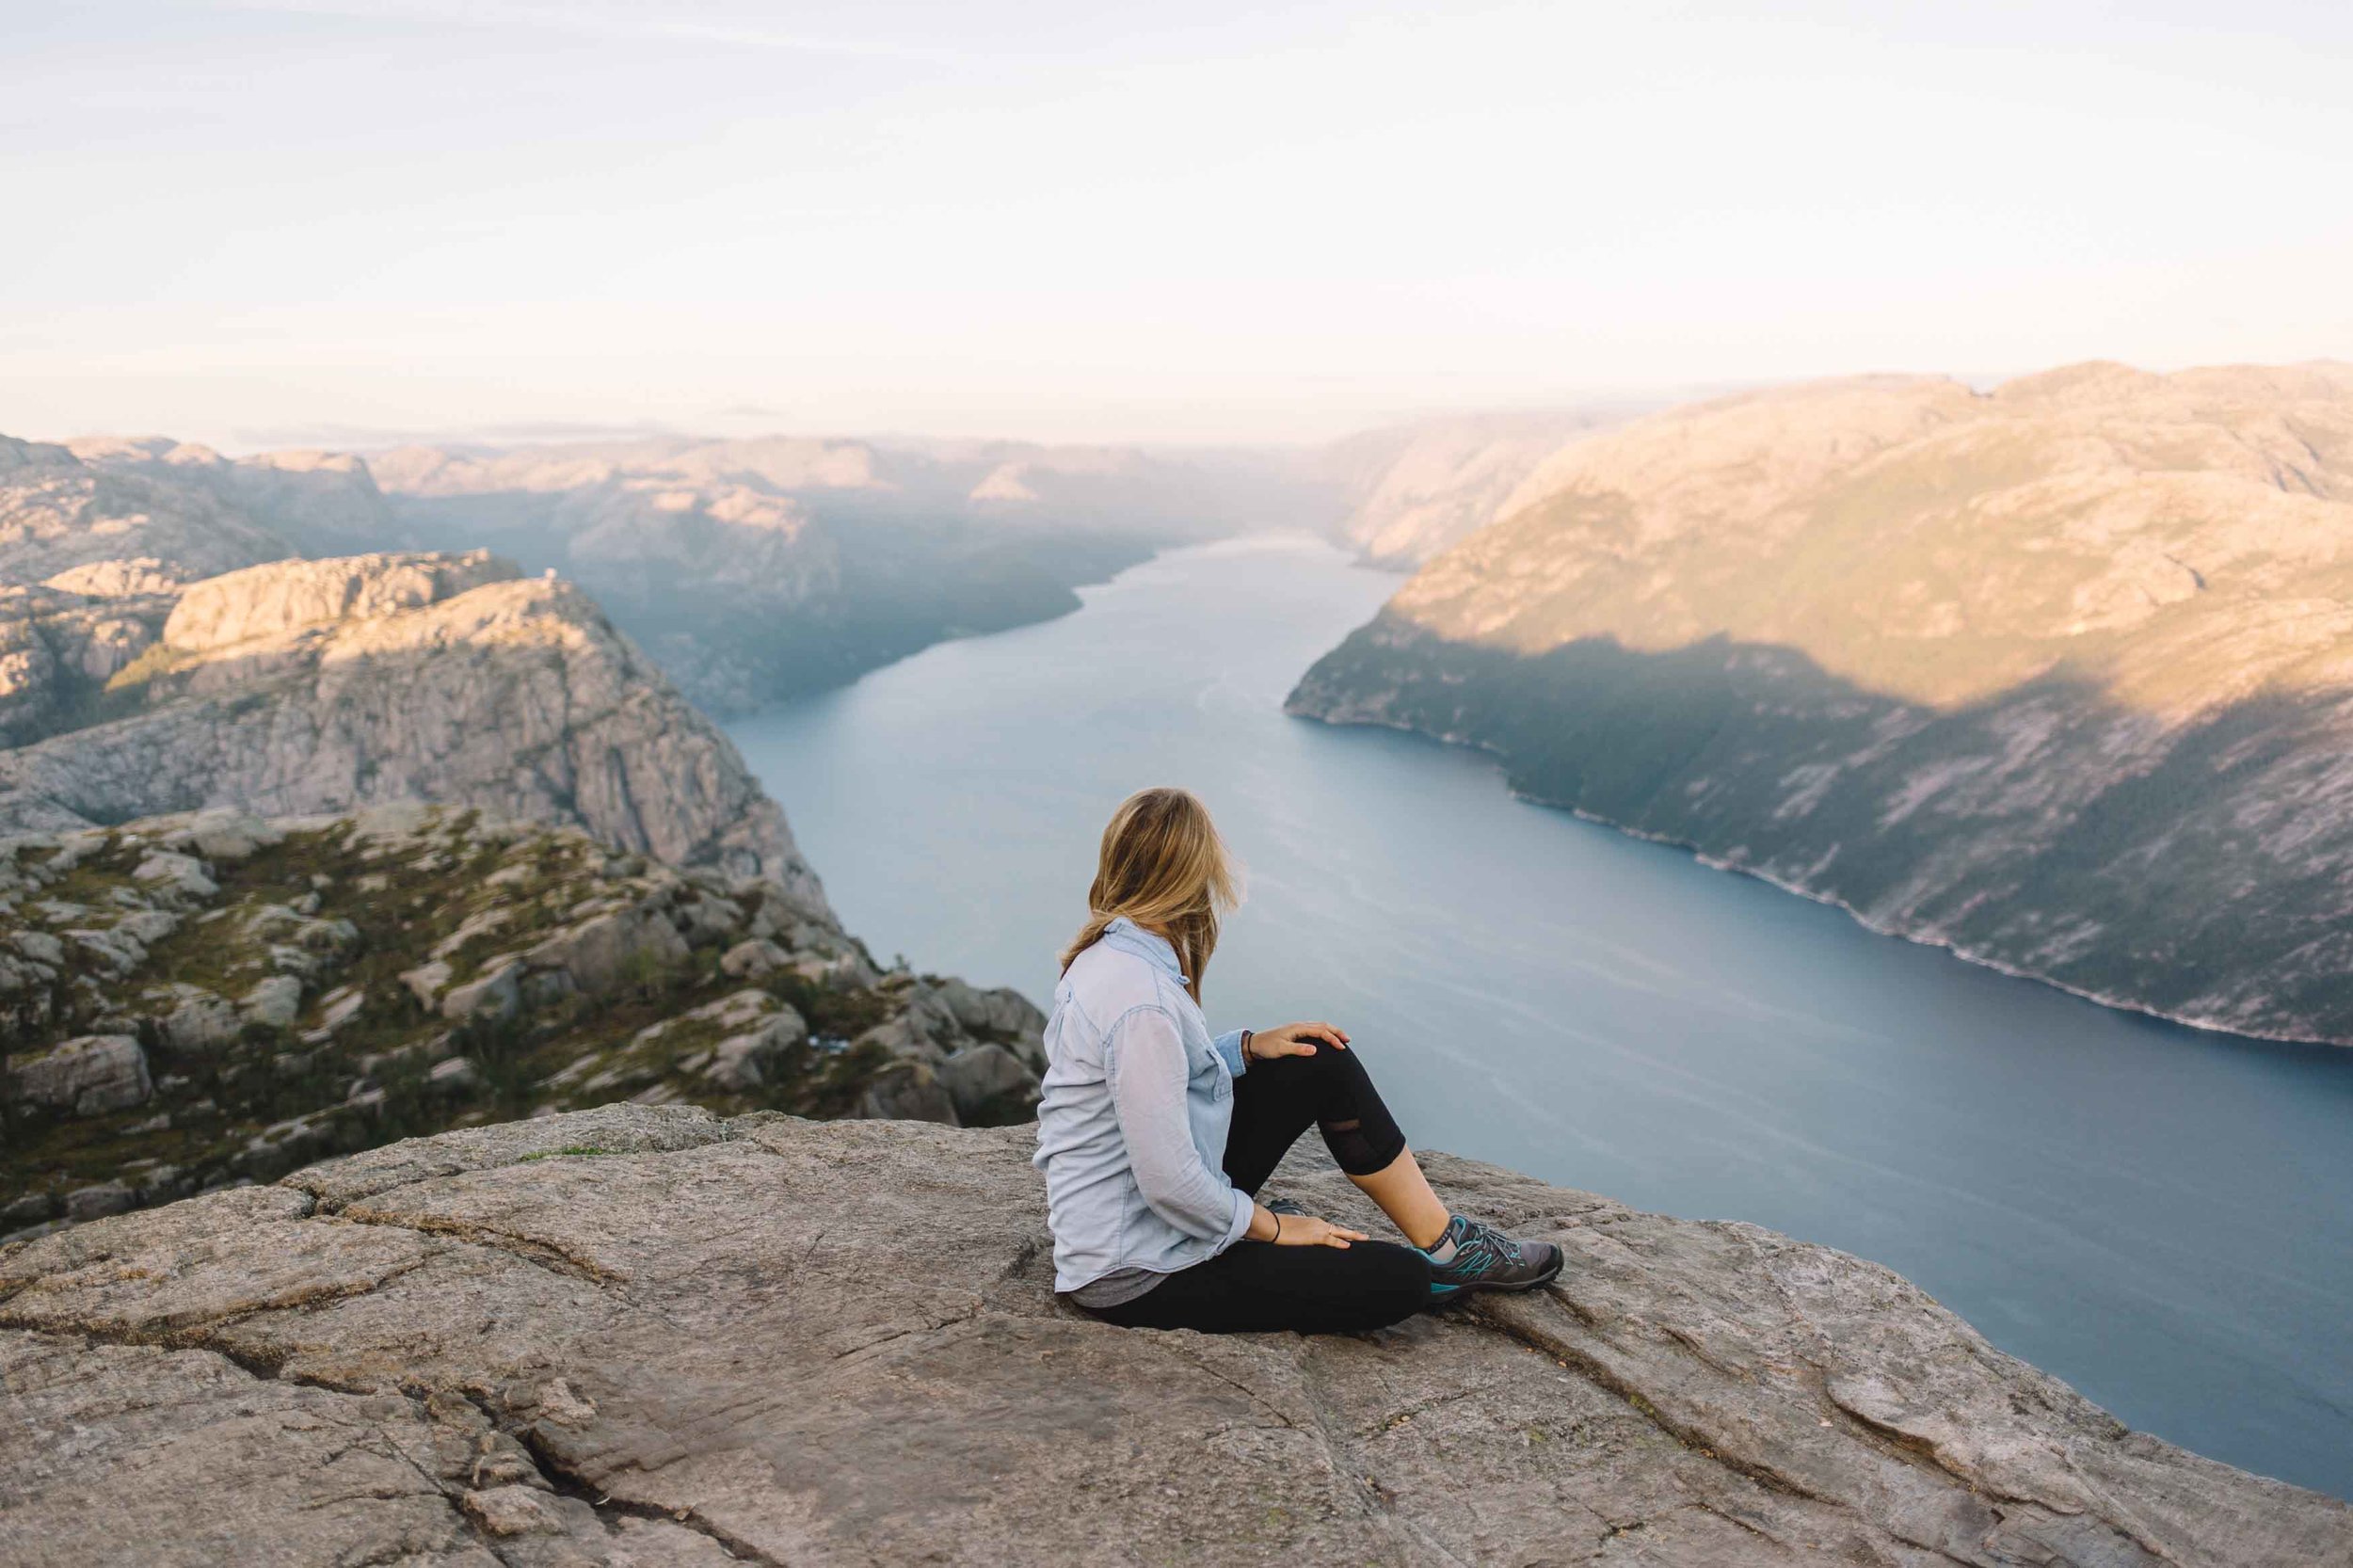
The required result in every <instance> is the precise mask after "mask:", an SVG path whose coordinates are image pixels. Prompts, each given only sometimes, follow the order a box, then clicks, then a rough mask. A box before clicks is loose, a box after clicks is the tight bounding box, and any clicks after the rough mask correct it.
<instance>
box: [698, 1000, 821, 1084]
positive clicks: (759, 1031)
mask: <svg viewBox="0 0 2353 1568" xmlns="http://www.w3.org/2000/svg"><path fill="white" fill-rule="evenodd" d="M806 1039H808V1025H807V1024H806V1023H803V1022H802V1021H801V1016H800V1015H799V1014H798V1013H796V1012H794V1011H793V1010H792V1008H790V1007H779V1009H778V1010H777V1011H776V1013H775V1014H773V1015H771V1016H768V1017H767V1018H764V1019H762V1020H761V1021H760V1023H759V1024H758V1025H757V1026H755V1027H754V1028H751V1029H748V1030H745V1031H744V1032H743V1033H741V1034H730V1035H728V1037H727V1038H726V1039H724V1040H721V1041H720V1042H719V1043H718V1044H717V1045H716V1046H713V1047H712V1058H711V1061H710V1063H709V1064H707V1065H705V1066H704V1068H703V1069H702V1073H703V1076H704V1077H705V1078H708V1079H710V1080H712V1082H714V1083H716V1084H718V1085H719V1086H720V1087H721V1088H724V1089H735V1090H744V1089H757V1088H759V1087H760V1084H761V1083H763V1082H765V1081H766V1080H767V1077H768V1075H769V1073H770V1072H771V1071H772V1070H773V1069H774V1068H775V1067H776V1065H777V1064H779V1063H780V1062H781V1061H782V1060H783V1058H784V1053H785V1052H786V1051H787V1050H789V1049H791V1048H792V1047H793V1046H796V1045H798V1044H799V1043H800V1042H801V1041H803V1040H806Z"/></svg>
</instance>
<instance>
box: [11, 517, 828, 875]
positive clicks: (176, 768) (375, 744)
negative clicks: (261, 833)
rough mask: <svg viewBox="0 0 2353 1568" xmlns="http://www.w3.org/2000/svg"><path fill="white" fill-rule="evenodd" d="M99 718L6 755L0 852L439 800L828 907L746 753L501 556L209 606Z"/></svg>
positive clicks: (411, 565) (396, 560)
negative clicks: (188, 815)
mask: <svg viewBox="0 0 2353 1568" xmlns="http://www.w3.org/2000/svg"><path fill="white" fill-rule="evenodd" d="M103 698H104V700H103V703H102V704H101V705H100V707H99V708H98V710H97V711H96V712H94V714H93V715H92V716H93V717H94V718H95V719H97V720H98V721H99V722H93V723H90V724H88V726H87V727H85V728H76V729H73V730H71V731H68V732H66V733H62V734H54V735H51V736H50V737H49V738H47V739H45V740H41V741H39V742H36V743H34V744H30V745H24V746H20V747H18V748H17V749H15V750H13V751H8V752H5V753H0V831H5V830H8V829H9V828H14V829H17V830H40V831H46V830H54V829H64V828H74V827H80V826H86V825H88V824H92V823H106V824H111V823H121V822H127V821H130V820H132V819H134V818H138V817H147V816H154V815H159V814H162V813H166V812H172V811H191V810H198V809H201V808H208V807H237V808H244V809H248V810H255V811H260V812H264V813H269V814H280V815H282V814H292V813H301V812H334V811H344V810H349V809H351V808H354V807H359V806H366V805H370V804H375V803H379V802H389V801H398V800H422V801H429V802H440V803H447V804H452V805H461V806H472V807H478V808H483V809H485V810H488V811H489V812H491V813H492V814H494V815H496V816H498V817H500V818H502V819H506V820H516V821H525V822H552V823H569V824H578V825H580V826H582V827H584V828H586V829H587V830H588V831H589V832H591V833H593V834H595V835H596V836H597V837H599V838H600V839H601V840H604V841H605V842H607V843H610V844H613V845H615V846H616V847H617V848H622V849H627V850H633V851H638V852H642V853H646V854H650V855H652V856H655V857H657V858H659V859H662V860H665V861H668V862H671V863H673V864H677V865H708V866H712V867H716V868H719V869H722V870H725V871H728V872H732V873H735V874H739V875H763V876H768V877H772V878H775V879H776V880H778V881H780V882H782V883H783V884H784V885H785V886H787V887H788V888H792V889H794V890H795V892H796V894H798V895H800V896H803V897H805V898H808V899H810V900H819V899H821V897H822V895H820V894H819V893H818V892H817V890H816V882H815V878H814V876H813V875H812V874H811V873H810V872H809V871H808V867H807V865H806V864H804V863H803V862H802V860H801V858H800V856H799V855H798V854H797V852H795V850H794V849H793V847H792V839H791V836H790V835H789V834H788V833H787V831H786V829H785V825H784V819H783V816H782V814H781V813H780V812H779V811H778V810H777V809H776V805H775V803H774V802H772V801H770V800H769V799H768V798H767V797H766V796H765V795H763V794H762V793H761V792H760V788H759V785H758V784H757V782H756V781H755V780H754V779H753V778H752V777H751V776H750V775H749V774H748V773H747V772H745V770H744V764H743V760H742V759H741V758H739V757H738V756H737V755H736V752H735V748H734V747H733V745H731V744H729V743H728V740H727V738H726V737H725V736H724V735H722V734H721V733H720V732H719V731H718V729H717V728H715V727H714V726H712V723H711V722H710V721H709V720H708V719H706V718H704V717H703V716H702V715H701V714H700V713H698V712H696V711H695V710H694V709H693V708H692V707H690V706H689V705H688V704H687V703H686V702H685V700H684V699H683V698H682V697H680V696H679V694H678V692H677V691H676V689H675V688H673V687H672V686H671V685H670V683H669V682H668V681H667V680H665V679H664V677H663V676H662V674H661V672H660V671H659V670H657V669H656V668H655V667H654V666H653V664H651V663H650V662H649V661H648V659H647V658H646V657H645V655H644V654H642V653H640V652H639V651H638V650H637V648H635V647H633V646H632V644H631V643H630V642H629V641H628V640H627V639H626V638H624V637H622V636H621V635H620V634H619V633H618V632H616V631H615V630H614V629H613V626H612V624H611V623H610V622H609V621H607V620H606V619H605V617H604V616H603V614H602V612H601V611H600V610H599V609H598V607H597V606H596V604H595V603H594V602H592V601H591V600H589V599H588V598H587V596H586V595H584V594H583V593H582V592H580V590H579V589H577V588H575V587H573V586H572V585H571V584H567V583H562V582H555V581H549V580H544V579H530V580H519V579H518V578H517V577H516V574H515V569H514V568H513V567H512V566H511V565H508V564H506V563H503V562H499V561H497V560H495V559H494V558H492V557H490V556H488V555H487V554H484V553H480V552H477V553H475V554H472V555H467V556H456V557H451V556H434V555H371V556H357V557H351V558H349V559H345V560H339V561H324V562H320V561H289V562H281V563H277V564H273V565H270V566H267V567H261V568H248V570H245V571H241V572H237V573H233V574H230V575H228V576H225V577H222V578H219V579H216V580H213V581H209V582H206V583H203V584H198V585H197V586H195V587H193V588H191V589H189V590H188V591H187V592H186V593H185V594H184V596H182V597H181V598H180V599H179V600H178V601H177V604H176V607H175V608H174V609H173V610H172V612H171V614H170V616H169V618H168V620H167V621H166V622H165V624H164V626H163V627H162V629H161V635H160V640H158V641H156V642H155V643H154V644H153V645H152V647H149V648H146V649H145V650H144V651H143V652H142V653H141V655H140V656H139V658H138V659H136V661H135V662H134V663H132V664H129V665H128V666H126V667H123V668H121V669H119V670H117V671H116V672H115V673H114V674H113V675H112V676H111V677H110V678H109V679H108V680H107V681H106V682H105V684H104V693H103Z"/></svg>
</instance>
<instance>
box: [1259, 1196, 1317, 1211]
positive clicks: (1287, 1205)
mask: <svg viewBox="0 0 2353 1568" xmlns="http://www.w3.org/2000/svg"><path fill="white" fill-rule="evenodd" d="M1258 1207H1259V1208H1263V1209H1265V1210H1266V1211H1267V1212H1268V1213H1270V1214H1305V1213H1306V1212H1307V1211H1306V1210H1305V1208H1301V1207H1300V1206H1299V1205H1297V1204H1295V1203H1293V1202H1291V1200H1290V1199H1289V1198H1260V1199H1259V1200H1258Z"/></svg>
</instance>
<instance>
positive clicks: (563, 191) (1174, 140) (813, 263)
mask: <svg viewBox="0 0 2353 1568" xmlns="http://www.w3.org/2000/svg"><path fill="white" fill-rule="evenodd" d="M833 15H834V13H831V12H820V11H817V10H814V9H813V8H812V9H809V10H807V11H806V12H801V11H796V10H795V9H793V8H778V7H775V6H751V5H743V4H733V3H728V0H701V3H696V4H690V5H684V6H667V7H651V6H642V5H641V6H630V5H615V4H604V5H587V6H580V7H572V8H554V7H548V6H542V5H531V4H513V3H501V0H486V3H482V4H468V5H460V4H456V3H455V0H242V3H236V0H214V3H194V4H168V3H163V0H136V3H122V4H112V5H100V6H93V7H83V8H72V9H71V10H70V11H60V12H58V13H56V14H48V15H39V16H26V17H23V18H19V19H15V26H14V29H13V36H12V39H11V44H12V48H11V50H10V52H9V55H8V58H7V60H6V61H5V62H0V85H4V86H5V88H6V94H5V102H6V105H7V106H6V107H5V108H0V126H5V127H6V137H5V141H4V142H0V169H5V170H6V172H7V174H8V180H9V183H10V187H11V190H12V193H13V194H14V195H15V198H16V200H15V203H14V211H15V212H16V214H17V215H18V216H19V218H20V222H19V223H18V224H17V225H16V226H15V227H16V230H17V232H16V233H15V234H13V235H12V243H11V245H10V246H9V247H8V249H7V251H6V253H5V255H0V287H5V288H6V290H7V292H8V297H9V298H10V300H11V301H13V302H14V304H15V309H13V310H11V311H10V312H8V313H7V315H6V316H0V430H5V431H7V432H8V433H11V434H19V435H26V436H35V437H40V438H42V439H58V438H61V437H65V436H70V435H73V434H82V433H90V432H102V431H103V432H110V433H123V432H138V433H147V432H154V433H162V434H168V435H171V436H175V437H178V438H181V439H184V440H201V441H205V442H208V443H209V444H213V445H216V446H218V447H221V448H223V449H224V450H230V451H243V450H250V449H253V448H255V447H259V446H271V445H284V444H344V445H362V446H364V445H370V444H380V443H381V442H382V441H386V440H399V439H402V438H403V437H406V436H411V435H417V434H431V435H434V436H438V437H440V438H441V439H453V438H454V439H482V438H481V436H480V435H479V433H480V432H485V431H491V430H497V429H501V428H505V429H517V428H525V427H528V428H536V429H548V430H566V431H574V432H579V433H581V434H583V435H587V436H595V435H600V434H603V433H608V432H609V433H613V434H623V435H625V434H629V433H632V432H634V431H640V430H645V431H649V432H653V433H662V432H692V433H709V434H715V435H729V434H749V433H752V432H754V431H769V430H776V431H790V432H793V433H808V434H828V435H831V434H840V435H864V436H870V437H871V436H887V435H890V434H903V435H907V436H911V437H915V438H920V439H934V440H956V439H975V438H1000V439H1010V440H1042V441H1086V442H1103V443H1118V444H1147V445H1158V446H1199V445H1228V446H1230V445H1293V444H1301V443H1305V442H1312V441H1318V440H1328V439H1331V438H1334V437H1337V436H1339V435H1343V434H1346V433H1349V432H1351V431H1354V430H1358V429H1363V428H1368V427H1372V426H1377V425H1380V424H1390V423H1396V422H1398V421H1399V420H1400V419H1402V418H1407V417H1412V416H1416V415H1427V414H1438V413H1448V412H1457V411H1482V410H1487V409H1501V408H1559V407H1565V406H1575V405H1577V404H1581V403H1590V402H1593V401H1597V400H1612V399H1624V398H1630V397H1672V396H1678V395H1686V394H1689V393H1690V392H1693V391H1695V390H1721V389H1725V388H1729V387H1736V386H1751V385H1758V384H1765V383H1775V382H1783V381H1789V380H1797V379H1804V378H1810V377H1814V376H1826V375H1847V374H1858V373H1865V372H1871V371H1887V372H1904V373H1915V374H1955V375H1958V376H1961V378H1963V379H1968V380H1972V381H1978V380H1984V379H1999V378H2000V377H2001V376H2008V375H2013V374H2019V373H2024V372H2030V371H2034V370H2040V369H2043V368H2047V367H2049V366H2051V365H2055V364H2060V363H2065V362H2070V361H2074V360H2087V359H2114V360H2123V361H2125V362H2128V363H2133V364H2138V365H2143V366H2146V367H2148V368H2151V369H2173V368H2179V367H2182V366H2185V365H2189V364H2201V363H2214V362H2233V361H2239V362H2243V361H2261V362H2291V361H2299V360H2313V359H2326V358H2335V359H2353V299H2348V297H2347V296H2346V295H2345V291H2344V290H2343V288H2342V286H2341V280H2342V279H2343V278H2344V277H2345V276H2347V275H2353V215H2349V214H2347V213H2346V212H2345V208H2344V205H2343V203H2341V202H2336V201H2333V200H2330V199H2329V193H2330V192H2332V191H2333V190H2334V189H2335V187H2336V184H2337V183H2338V180H2339V178H2340V177H2341V175H2342V172H2343V170H2342V150H2343V149H2344V148H2345V146H2348V145H2353V95H2349V94H2346V93H2345V92H2343V91H2342V90H2341V84H2342V81H2343V79H2344V75H2345V66H2346V65H2347V63H2348V61H2353V13H2347V12H2345V10H2344V9H2343V8H2329V7H2322V6H2318V5H2299V4H2287V3H2277V0H2275V3H2270V4H2256V5H2249V6H2244V7H2241V8H2237V9H2236V10H2234V11H2233V14H2232V16H2231V18H2230V20H2229V22H2228V24H2225V25H2221V26H2216V25H2213V24H2207V23H2203V22H2201V21H2199V20H2197V19H2196V13H2195V12H2194V11H2193V10H2192V8H2189V7H2187V6H2157V7H2153V8H2143V10H2142V12H2141V14H2138V15H2137V16H2134V17H2131V18H2120V17H2117V16H2114V15H2109V14H2104V12H2103V11H2102V10H2101V8H2096V7H2093V6H2090V5H2088V4H2079V5H2058V6H2048V7H2025V6H1993V7H1983V8H1971V9H1970V10H1969V11H1968V12H1967V13H1966V14H1961V15H1950V16H1941V17H1918V16H1908V17H1900V18H1895V19H1888V18H1882V17H1877V16H1874V15H1872V14H1870V12H1869V11H1868V9H1867V8H1862V7H1857V6H1846V5H1839V4H1833V3H1829V0H1817V3H1816V4H1813V5H1810V6H1807V7H1806V8H1803V10H1802V12H1801V14H1794V15H1785V16H1778V17H1774V18H1772V19H1769V20H1759V19H1756V18H1753V17H1749V16H1745V15H1742V14H1741V13H1740V12H1739V10H1738V9H1737V8H1731V7H1728V6H1721V5H1695V6H1686V7H1677V8H1672V9H1645V10H1643V11H1641V13H1640V14H1628V13H1625V12H1624V11H1623V10H1622V9H1611V8H1598V7H1529V6H1504V7H1494V6H1490V7H1481V8H1472V9H1464V8H1450V9H1449V11H1448V12H1447V13H1446V14H1445V15H1443V16H1422V15H1416V14H1413V13H1411V12H1402V11H1390V10H1385V9H1383V8H1374V7H1366V6H1342V5H1330V4H1319V3H1306V4H1290V5H1284V6H1279V7H1276V8H1266V9H1260V8H1235V7H1228V8H1214V9H1208V8H1193V9H1190V10H1188V11H1186V12H1185V13H1183V14H1181V15H1177V16H1170V15H1166V14H1163V13H1162V12H1160V11H1159V10H1145V9H1144V8H1132V7H1114V8H1096V7H1079V6H1075V5H1067V4H1061V3H1057V4H1053V5H1042V6H1027V7H1021V8H1002V7H998V8H954V7H943V6H938V5H936V4H931V3H923V0H902V3H895V4H884V5H877V6H872V7H868V8H861V9H860V11H859V12H858V13H856V24H855V28H854V30H849V31H844V30H841V28H840V25H839V24H836V23H835V22H834V21H833ZM330 433H341V434H342V436H343V438H344V439H342V440H333V439H328V440H320V439H319V438H321V437H322V436H328V435H329V434H330ZM469 433H474V434H472V435H471V436H470V435H469Z"/></svg>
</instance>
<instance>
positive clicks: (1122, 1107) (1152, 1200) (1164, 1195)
mask: <svg viewBox="0 0 2353 1568" xmlns="http://www.w3.org/2000/svg"><path fill="white" fill-rule="evenodd" d="M1103 1072H1104V1076H1105V1078H1106V1079H1108V1080H1109V1081H1110V1083H1111V1091H1112V1110H1113V1112H1115V1113H1116V1114H1117V1116H1118V1118H1119V1132H1120V1136H1121V1138H1122V1139H1123V1140H1124V1141H1125V1142H1126V1144H1127V1145H1128V1166H1129V1168H1130V1169H1131V1170H1132V1171H1133V1172H1134V1173H1135V1178H1136V1186H1137V1187H1138V1188H1139V1189H1140V1190H1141V1191H1142V1192H1143V1193H1144V1202H1145V1203H1148V1204H1150V1205H1151V1206H1152V1211H1153V1212H1154V1213H1156V1214H1158V1215H1159V1216H1160V1218H1161V1219H1163V1220H1166V1221H1167V1222H1168V1223H1169V1224H1172V1225H1175V1226H1176V1227H1177V1229H1178V1230H1181V1231H1183V1232H1184V1233H1185V1234H1186V1235H1188V1236H1200V1237H1206V1238H1211V1239H1215V1240H1217V1243H1218V1250H1219V1251H1221V1252H1222V1251H1224V1250H1225V1248H1226V1247H1228V1246H1231V1245H1232V1244H1233V1243H1234V1242H1235V1241H1237V1240H1240V1239H1241V1235H1242V1233H1243V1232H1244V1231H1247V1230H1248V1229H1249V1228H1250V1216H1251V1212H1252V1208H1253V1205H1252V1203H1251V1200H1250V1195H1249V1194H1248V1193H1246V1192H1241V1191H1239V1190H1238V1189H1236V1188H1235V1186H1234V1184H1233V1183H1232V1182H1230V1181H1228V1180H1226V1179H1225V1172H1223V1171H1221V1170H1218V1169H1216V1168H1215V1167H1213V1166H1211V1165H1209V1164H1208V1163H1206V1162H1205V1161H1204V1160H1202V1158H1201V1151H1200V1150H1199V1149H1197V1148H1195V1147H1194V1146H1193V1122H1192V1118H1191V1116H1190V1115H1189V1114H1188V1113H1187V1111H1186V1107H1185V1080H1186V1079H1187V1078H1188V1077H1189V1076H1190V1074H1189V1072H1188V1070H1187V1067H1186V1063H1185V1042H1184V1037H1183V1036H1182V1035H1181V1034H1179V1033H1178V1032H1177V1020H1176V1019H1175V1018H1173V1017H1171V1016H1169V1015H1168V1014H1167V1013H1166V1012H1164V1011H1163V1010H1161V1009H1160V1008H1158V1007H1136V1008H1131V1009H1129V1010H1128V1012H1127V1013H1126V1014H1125V1015H1123V1016H1121V1017H1120V1019H1119V1021H1118V1022H1116V1023H1114V1024H1113V1025H1112V1030H1111V1034H1110V1036H1109V1038H1107V1039H1106V1040H1105V1042H1104V1045H1103Z"/></svg>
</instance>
